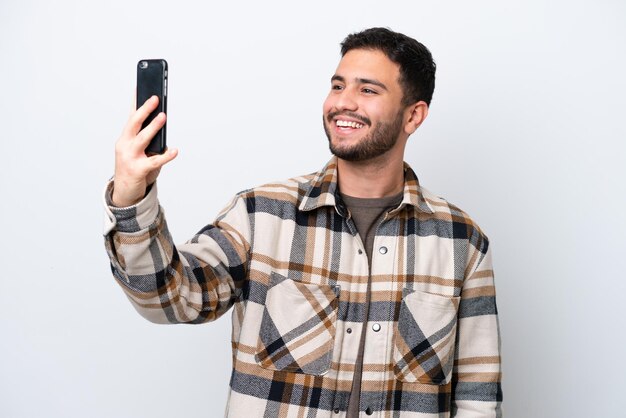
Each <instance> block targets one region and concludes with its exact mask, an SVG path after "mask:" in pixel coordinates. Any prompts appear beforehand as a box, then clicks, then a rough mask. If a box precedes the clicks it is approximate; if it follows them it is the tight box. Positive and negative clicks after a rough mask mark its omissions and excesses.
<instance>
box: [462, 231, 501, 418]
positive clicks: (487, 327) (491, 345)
mask: <svg viewBox="0 0 626 418" xmlns="http://www.w3.org/2000/svg"><path fill="white" fill-rule="evenodd" d="M479 235H480V234H479ZM473 238H474V244H476V245H473V244H470V247H471V248H472V250H473V251H470V253H469V259H468V267H467V270H466V271H467V274H466V278H465V281H464V284H463V289H462V292H461V303H460V306H459V318H458V328H457V347H456V358H455V362H454V369H453V376H452V385H453V386H452V396H453V399H452V416H453V417H456V418H470V417H471V418H495V417H498V418H499V417H501V416H502V412H501V402H502V390H501V382H500V380H501V362H500V332H499V325H498V312H497V308H496V293H495V286H494V276H493V268H492V261H491V246H490V245H489V241H488V240H487V238H486V237H484V236H482V235H480V236H479V237H478V238H476V235H474V237H473Z"/></svg>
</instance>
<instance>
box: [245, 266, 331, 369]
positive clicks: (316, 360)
mask: <svg viewBox="0 0 626 418" xmlns="http://www.w3.org/2000/svg"><path fill="white" fill-rule="evenodd" d="M338 297H339V287H338V286H331V285H317V284H312V283H303V282H298V281H294V280H290V279H288V278H286V277H284V276H281V275H279V274H277V273H272V274H271V275H270V283H269V288H268V291H267V296H266V300H265V307H264V309H263V318H262V320H261V329H260V331H259V339H258V343H257V350H256V355H255V357H256V361H257V362H258V363H259V365H260V366H262V367H264V368H267V369H271V370H281V371H289V372H294V373H305V374H311V375H322V374H324V373H326V372H327V371H328V370H329V369H330V364H331V360H332V352H333V346H334V339H335V328H336V321H337V308H338V305H339V299H338Z"/></svg>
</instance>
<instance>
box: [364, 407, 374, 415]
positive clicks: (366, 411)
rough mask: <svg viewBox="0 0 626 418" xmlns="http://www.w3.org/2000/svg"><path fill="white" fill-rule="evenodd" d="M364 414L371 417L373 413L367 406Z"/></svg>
mask: <svg viewBox="0 0 626 418" xmlns="http://www.w3.org/2000/svg"><path fill="white" fill-rule="evenodd" d="M365 413H366V414H367V415H372V414H373V413H374V411H372V408H370V407H369V406H368V407H367V409H366V410H365Z"/></svg>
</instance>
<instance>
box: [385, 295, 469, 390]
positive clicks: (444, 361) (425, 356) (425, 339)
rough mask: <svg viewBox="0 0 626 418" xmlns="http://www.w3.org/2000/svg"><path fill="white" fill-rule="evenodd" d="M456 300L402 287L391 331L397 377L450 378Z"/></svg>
mask: <svg viewBox="0 0 626 418" xmlns="http://www.w3.org/2000/svg"><path fill="white" fill-rule="evenodd" d="M459 301H460V298H459V297H449V296H441V295H435V294H431V293H425V292H421V291H416V290H410V289H405V290H404V292H403V295H402V303H401V306H400V313H399V317H398V322H397V323H396V325H395V333H394V363H395V365H394V372H395V375H396V378H397V379H398V380H400V381H403V382H408V383H410V382H419V383H426V384H433V385H444V384H448V383H449V382H450V379H451V376H452V368H453V366H454V347H455V340H456V328H457V314H458V307H459Z"/></svg>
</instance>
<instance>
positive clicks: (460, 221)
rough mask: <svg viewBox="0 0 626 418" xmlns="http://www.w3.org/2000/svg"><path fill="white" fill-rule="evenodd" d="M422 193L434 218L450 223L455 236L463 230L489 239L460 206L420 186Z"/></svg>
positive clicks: (469, 234)
mask: <svg viewBox="0 0 626 418" xmlns="http://www.w3.org/2000/svg"><path fill="white" fill-rule="evenodd" d="M420 192H421V194H422V197H423V198H424V200H425V201H426V203H427V204H428V207H429V208H430V209H431V210H432V211H433V213H432V217H433V218H434V219H436V220H441V221H446V222H450V223H451V224H452V227H453V228H452V229H453V230H455V231H456V232H455V234H456V233H459V231H460V230H461V229H463V230H465V231H467V232H466V233H467V235H468V236H471V235H474V234H478V235H480V236H481V237H482V238H484V239H487V237H486V235H485V233H484V232H483V231H482V230H481V228H480V226H478V224H477V223H476V221H475V220H474V219H473V218H472V217H471V216H470V215H469V214H468V213H467V212H465V211H464V210H463V209H461V208H460V207H459V206H457V205H456V204H454V203H452V202H450V201H448V200H447V199H446V198H444V197H441V196H439V195H437V194H435V193H433V192H431V191H430V190H428V189H426V188H424V187H422V186H420Z"/></svg>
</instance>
